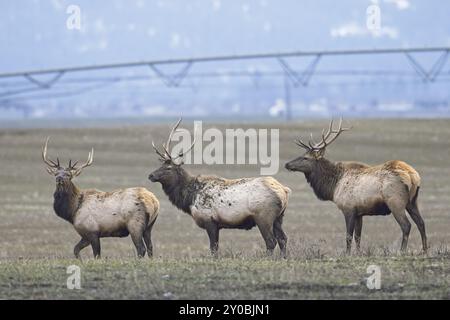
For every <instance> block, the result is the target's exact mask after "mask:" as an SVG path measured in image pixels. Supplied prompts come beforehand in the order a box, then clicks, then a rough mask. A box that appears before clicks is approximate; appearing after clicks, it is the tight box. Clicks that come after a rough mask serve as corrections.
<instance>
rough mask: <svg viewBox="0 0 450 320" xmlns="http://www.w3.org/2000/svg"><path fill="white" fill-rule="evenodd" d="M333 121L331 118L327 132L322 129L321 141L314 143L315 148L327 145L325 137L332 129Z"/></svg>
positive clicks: (326, 137)
mask: <svg viewBox="0 0 450 320" xmlns="http://www.w3.org/2000/svg"><path fill="white" fill-rule="evenodd" d="M333 122H334V120H333V119H331V121H330V124H329V125H328V129H327V133H325V129H323V130H322V141H320V142H319V143H317V144H316V145H315V148H316V149H322V148H325V147H326V146H327V139H328V138H329V137H330V134H331V133H332V131H333Z"/></svg>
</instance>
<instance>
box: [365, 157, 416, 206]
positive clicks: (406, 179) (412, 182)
mask: <svg viewBox="0 0 450 320" xmlns="http://www.w3.org/2000/svg"><path fill="white" fill-rule="evenodd" d="M379 170H381V171H386V172H388V173H393V174H395V175H396V176H398V177H399V178H400V181H401V182H402V183H403V184H405V185H406V187H407V188H408V191H409V199H410V200H412V199H413V198H414V196H415V195H416V193H417V189H418V188H419V187H420V182H421V180H420V175H419V173H418V172H417V171H416V170H415V169H414V168H413V167H411V166H410V165H409V164H407V163H406V162H403V161H400V160H392V161H388V162H385V163H383V164H381V165H378V166H374V167H370V168H368V169H367V172H370V173H373V172H377V171H379Z"/></svg>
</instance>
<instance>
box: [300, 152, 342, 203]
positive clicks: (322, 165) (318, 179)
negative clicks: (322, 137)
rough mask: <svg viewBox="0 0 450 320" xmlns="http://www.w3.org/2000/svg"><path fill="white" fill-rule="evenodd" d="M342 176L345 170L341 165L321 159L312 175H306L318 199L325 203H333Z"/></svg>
mask: <svg viewBox="0 0 450 320" xmlns="http://www.w3.org/2000/svg"><path fill="white" fill-rule="evenodd" d="M342 174H343V168H342V166H341V165H339V163H333V162H331V161H329V160H327V159H324V158H321V159H319V160H317V161H316V163H315V165H314V168H313V170H312V171H311V172H310V173H305V177H306V181H308V183H309V184H310V186H311V187H312V189H313V190H314V193H315V194H316V196H317V198H319V199H320V200H324V201H328V200H329V201H333V197H334V191H335V189H336V185H337V183H338V181H339V180H340V179H341V177H342Z"/></svg>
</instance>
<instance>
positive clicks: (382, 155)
mask: <svg viewBox="0 0 450 320" xmlns="http://www.w3.org/2000/svg"><path fill="white" fill-rule="evenodd" d="M211 125H212V124H211V123H204V124H203V126H204V129H206V128H207V127H208V126H211ZM325 125H326V122H324V121H312V122H308V123H306V122H297V123H290V124H258V125H253V124H245V125H244V124H242V125H231V124H230V125H227V124H225V123H221V124H220V125H218V127H219V128H222V129H223V128H237V127H244V128H245V127H256V128H270V127H274V128H280V137H281V138H280V139H281V140H280V171H279V173H278V174H277V175H276V176H275V177H276V178H277V179H278V180H279V181H280V182H281V183H283V184H285V185H287V186H289V187H290V188H291V189H292V191H293V192H292V195H291V199H290V202H289V207H288V210H287V213H286V216H285V220H284V226H285V231H286V233H287V235H288V237H289V244H288V251H289V253H288V254H289V258H288V259H287V260H281V259H279V258H278V251H277V252H276V253H277V254H276V255H275V257H274V258H266V257H265V256H264V254H263V252H264V243H263V240H262V238H261V236H260V234H259V232H258V230H257V229H252V230H251V231H242V230H223V231H222V232H221V239H220V253H221V257H220V258H219V259H218V260H214V259H211V258H209V256H208V237H207V235H206V232H205V231H204V230H202V229H199V228H198V227H197V226H196V225H195V224H194V222H193V221H192V219H191V217H189V216H188V215H186V214H184V213H182V212H180V211H178V210H177V209H176V208H175V207H173V206H172V205H171V204H170V203H169V202H168V200H167V198H166V196H165V195H164V194H163V192H162V190H161V187H160V185H157V184H152V183H150V181H148V180H147V176H148V174H149V173H150V172H151V171H153V170H154V169H156V168H157V167H158V165H159V162H158V160H157V157H156V155H155V154H154V152H153V150H152V148H151V140H152V139H154V140H155V141H163V139H164V138H165V136H166V134H167V132H168V130H169V125H168V124H158V125H155V124H149V125H142V124H141V125H139V126H118V125H117V124H116V125H114V126H111V127H103V128H100V127H97V128H78V129H77V128H73V129H56V128H55V129H0V168H1V170H0V221H1V223H0V298H2V299H4V298H13V299H19V298H27V299H47V298H57V299H65V298H81V299H95V298H115V299H126V298H137V299H148V298H155V299H183V298H187V299H198V298H205V299H221V298H224V299H259V298H269V299H316V298H343V299H347V298H358V299H378V298H382V299H404V298H413V299H422V298H429V299H449V298H450V287H449V285H450V259H449V258H450V250H449V247H448V245H449V243H450V212H449V211H450V210H449V209H450V197H449V195H450V166H449V165H448V163H449V161H450V158H449V150H450V120H354V121H352V125H353V127H354V129H353V130H352V132H351V133H345V134H343V135H342V136H341V137H340V138H339V140H338V141H337V142H336V143H334V144H333V146H332V147H330V148H329V150H328V153H327V155H328V158H330V159H332V160H358V161H363V162H367V163H371V164H376V163H381V162H383V161H386V160H390V159H401V160H404V161H406V162H408V163H410V164H411V165H413V166H414V167H415V168H416V169H417V170H418V171H419V173H420V174H421V176H422V187H421V194H420V197H419V205H420V208H421V211H422V216H423V217H424V220H425V223H426V227H427V234H428V237H429V242H430V246H431V249H430V252H429V254H428V255H427V256H423V255H421V254H420V253H419V252H420V248H421V247H420V236H419V233H418V230H417V228H416V227H415V225H413V227H412V231H411V236H410V242H409V251H408V253H407V254H405V255H400V254H399V253H398V248H399V246H400V238H401V232H400V228H399V226H398V225H397V223H396V222H395V220H394V218H393V217H392V216H388V217H368V218H365V220H364V227H363V237H362V247H363V252H362V254H360V255H352V256H350V257H347V256H345V255H344V246H345V238H344V230H345V224H344V219H343V216H342V214H341V213H340V212H339V211H338V209H337V208H336V207H335V206H334V204H332V203H328V202H321V201H319V200H317V199H316V198H315V196H314V194H313V192H312V190H311V189H310V187H309V186H308V185H307V183H306V181H305V178H304V177H303V176H302V175H301V174H293V173H289V172H287V171H286V170H284V169H283V165H284V163H285V162H286V161H288V160H290V159H293V158H294V157H296V156H298V155H300V153H301V152H302V151H301V150H300V149H298V148H297V147H296V146H295V145H294V144H293V142H292V141H293V139H294V138H295V137H296V136H297V135H300V134H303V136H306V135H307V134H309V132H311V131H312V132H314V133H316V134H319V133H320V132H321V130H322V127H324V126H325ZM185 127H187V128H190V129H192V123H186V124H185ZM48 135H50V136H51V137H52V139H51V142H50V145H49V155H50V156H51V157H53V156H56V155H58V156H59V157H60V159H61V160H68V159H69V158H72V159H76V160H84V159H85V158H86V157H87V153H88V151H89V149H90V147H91V146H93V147H94V148H95V150H96V153H95V159H94V165H93V166H92V167H90V168H87V169H85V171H84V172H83V174H82V175H81V176H80V177H79V178H77V180H75V183H76V184H78V186H79V187H81V188H97V189H101V190H105V191H110V190H114V189H117V188H123V187H131V186H145V187H147V188H148V189H149V190H151V191H152V192H154V193H155V195H156V196H157V197H158V198H159V199H160V201H161V212H160V215H159V217H158V220H157V222H156V224H155V227H154V229H153V230H154V231H153V243H154V251H155V258H154V259H152V260H150V259H147V258H145V259H143V260H138V259H137V258H135V251H134V246H133V245H132V243H131V239H130V238H124V239H117V238H114V239H102V255H103V257H104V258H103V259H102V260H100V261H94V260H93V259H92V253H91V250H90V248H86V249H85V250H83V251H82V256H83V261H82V262H80V261H78V260H74V259H73V257H72V250H73V246H74V245H75V244H76V242H77V241H78V240H79V236H78V235H77V234H76V232H75V231H74V230H73V228H72V226H71V225H70V224H68V223H67V222H65V221H63V220H61V219H59V218H58V217H57V216H56V215H55V214H54V212H53V209H52V194H53V191H54V178H52V177H50V176H49V175H48V174H47V173H46V172H45V169H44V168H45V167H44V164H43V163H42V160H41V158H40V148H41V146H42V143H43V141H44V139H45V137H46V136H48ZM186 168H187V169H188V170H190V171H191V172H192V173H196V174H200V173H204V174H217V175H221V176H224V177H227V178H234V177H243V176H257V175H259V167H258V166H255V165H240V166H225V165H216V166H206V165H204V166H201V165H189V166H186ZM72 264H75V265H78V266H80V267H81V278H82V280H81V286H82V289H81V290H69V289H67V287H66V279H67V277H68V274H66V268H67V266H69V265H72ZM371 264H375V265H378V266H380V268H381V279H382V280H381V281H382V288H381V290H369V289H367V287H366V285H365V280H364V279H365V278H366V277H367V276H368V274H367V273H366V269H367V267H368V266H369V265H371Z"/></svg>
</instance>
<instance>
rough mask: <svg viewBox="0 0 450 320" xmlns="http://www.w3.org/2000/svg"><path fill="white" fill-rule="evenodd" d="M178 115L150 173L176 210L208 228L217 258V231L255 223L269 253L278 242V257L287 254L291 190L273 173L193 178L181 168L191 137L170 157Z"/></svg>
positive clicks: (249, 226) (201, 226)
mask: <svg viewBox="0 0 450 320" xmlns="http://www.w3.org/2000/svg"><path fill="white" fill-rule="evenodd" d="M180 122H181V119H180V120H179V121H178V122H177V123H176V125H175V126H174V127H173V128H172V130H171V132H170V134H169V138H168V139H167V142H166V143H165V144H164V145H163V151H159V150H158V149H157V148H156V146H155V144H154V143H153V142H152V145H153V148H154V149H155V151H156V153H157V154H158V155H159V158H160V160H161V162H162V165H161V167H160V168H159V169H157V170H155V171H154V172H152V173H151V174H150V175H149V179H150V180H151V181H152V182H159V183H161V185H162V188H163V190H164V192H165V193H166V195H167V196H168V197H169V200H170V201H171V202H172V204H174V205H175V206H176V207H177V208H179V209H181V210H182V211H184V212H185V213H187V214H189V215H191V216H192V218H193V219H194V221H195V223H196V224H197V225H198V226H199V227H200V228H202V229H206V231H207V233H208V236H209V241H210V250H211V254H212V255H213V256H217V253H218V247H219V230H220V229H223V228H228V229H246V230H249V229H251V228H253V227H254V226H258V228H259V231H260V232H261V235H262V237H263V238H264V240H265V243H266V248H267V252H268V253H269V254H271V253H272V252H273V250H274V248H275V246H276V244H277V243H278V245H279V247H280V250H281V255H282V256H283V257H285V256H286V242H287V237H286V235H285V233H284V231H283V229H282V222H283V216H284V213H285V211H286V207H287V203H288V198H289V194H290V189H289V188H287V187H285V186H283V185H282V184H281V183H279V182H278V181H277V180H275V179H274V178H272V177H258V178H242V179H225V178H221V177H217V176H205V175H198V176H193V175H191V174H190V173H189V172H187V171H186V170H185V169H183V167H182V164H183V162H182V158H183V156H184V155H185V154H186V153H187V152H189V151H190V150H191V149H192V147H193V146H194V143H195V140H194V142H193V143H192V145H191V146H190V148H188V149H187V150H185V151H184V152H183V153H181V154H178V155H176V156H172V155H171V150H170V142H171V140H172V136H173V134H174V133H175V132H176V130H177V128H178V126H179V124H180Z"/></svg>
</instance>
